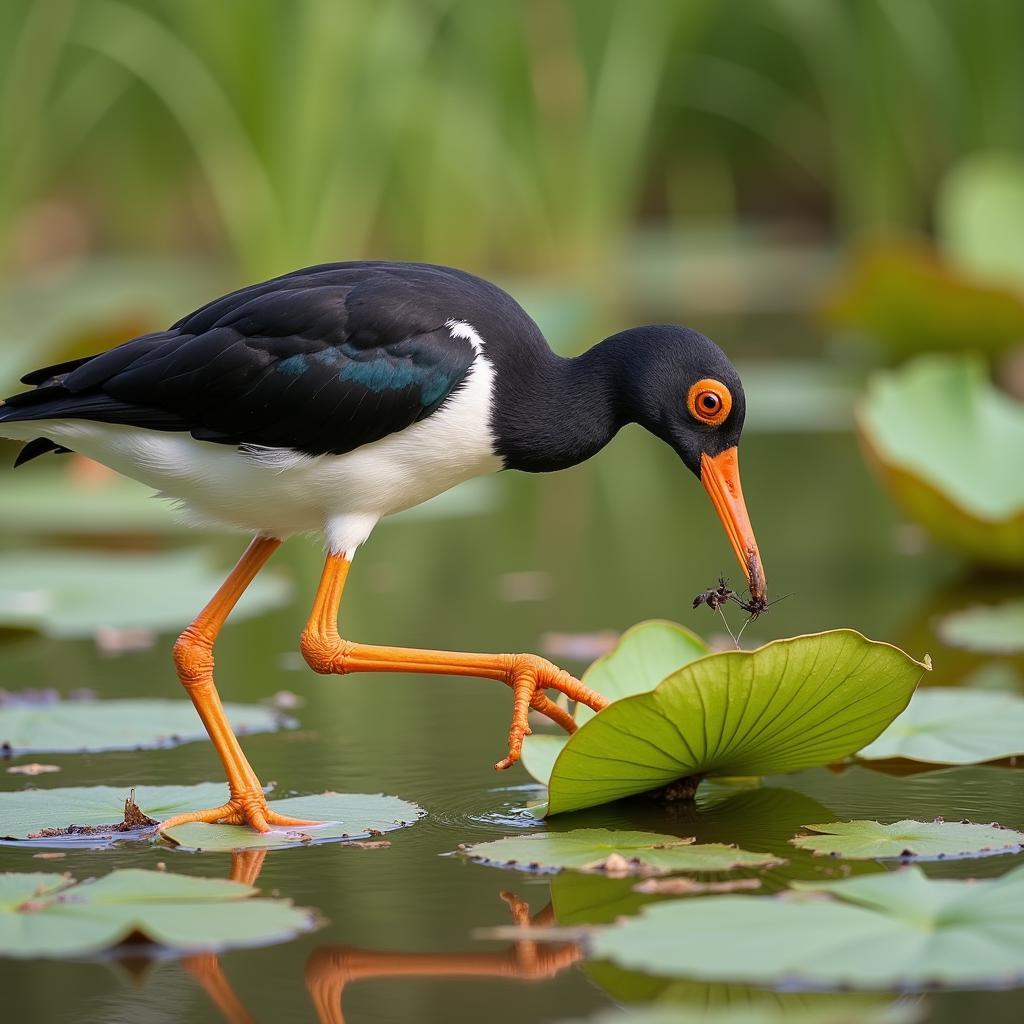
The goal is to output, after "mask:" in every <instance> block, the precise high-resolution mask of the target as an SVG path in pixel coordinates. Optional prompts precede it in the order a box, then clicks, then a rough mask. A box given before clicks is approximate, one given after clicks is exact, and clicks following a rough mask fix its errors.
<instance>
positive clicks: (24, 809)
mask: <svg viewBox="0 0 1024 1024" xmlns="http://www.w3.org/2000/svg"><path fill="white" fill-rule="evenodd" d="M127 795H128V794H127V792H126V791H125V790H124V789H123V788H118V787H114V786H82V787H77V788H61V789H29V790H21V791H19V792H14V793H0V840H3V841H9V842H23V843H31V844H32V845H34V846H67V845H69V844H78V845H81V844H85V845H88V846H104V845H109V844H111V843H114V842H123V841H127V840H136V841H146V842H152V841H155V840H156V839H157V838H158V834H157V832H156V830H155V828H152V827H150V828H143V829H135V830H129V831H121V830H120V829H119V825H120V823H121V822H122V821H123V819H124V809H125V797H126V796H127ZM227 798H228V791H227V786H226V785H225V784H223V783H215V782H203V783H199V784H198V785H195V786H139V787H138V788H137V790H136V791H135V801H136V803H137V804H138V806H139V808H140V809H141V811H142V812H143V813H144V814H145V815H147V816H148V817H149V818H152V819H154V820H156V821H165V820H166V819H168V818H170V817H172V816H173V815H175V814H180V813H182V812H184V811H194V810H197V809H199V808H203V807H216V806H217V805H219V804H222V803H224V801H225V800H227ZM270 806H271V807H272V808H274V809H275V810H277V811H279V812H280V813H281V814H286V815H289V816H292V817H298V818H310V819H314V820H317V821H322V822H324V823H325V824H322V825H317V826H310V827H305V828H303V829H301V830H300V829H279V830H275V831H273V832H269V833H266V834H261V833H259V832H255V831H253V830H252V829H250V828H246V827H243V826H240V825H204V824H188V825H179V826H178V827H176V828H172V829H170V830H169V831H168V833H167V836H168V837H169V838H170V839H172V840H173V841H174V842H175V843H177V844H178V845H180V846H182V847H184V848H186V849H201V850H210V851H217V850H228V851H230V850H250V849H279V848H284V847H289V846H301V845H304V844H307V843H322V842H330V841H332V840H339V839H365V838H367V837H368V836H372V835H375V834H376V833H378V832H390V831H392V830H394V829H397V828H401V827H402V826H404V825H411V824H412V823H413V822H415V821H416V820H417V819H418V818H420V817H421V816H422V815H423V813H424V812H423V810H422V809H421V808H420V807H417V806H416V804H412V803H409V802H407V801H405V800H400V799H398V798H397V797H393V796H381V795H377V796H371V795H366V794H358V793H323V794H320V795H319V796H302V797H289V798H287V799H284V800H271V801H270ZM69 825H75V826H79V828H80V829H81V831H79V832H78V833H71V834H66V835H63V836H55V835H40V833H43V832H47V831H49V830H56V829H66V828H67V826H69ZM100 825H107V826H110V827H109V828H108V829H106V830H100V831H98V832H97V831H96V826H100Z"/></svg>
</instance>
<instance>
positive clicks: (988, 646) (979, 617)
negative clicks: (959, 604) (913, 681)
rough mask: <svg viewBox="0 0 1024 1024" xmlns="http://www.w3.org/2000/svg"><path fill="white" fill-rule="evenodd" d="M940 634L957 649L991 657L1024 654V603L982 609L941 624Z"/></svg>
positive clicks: (949, 617) (957, 614)
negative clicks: (984, 653) (994, 655)
mask: <svg viewBox="0 0 1024 1024" xmlns="http://www.w3.org/2000/svg"><path fill="white" fill-rule="evenodd" d="M938 633H939V636H940V637H941V638H942V640H943V642H945V643H947V644H950V645H951V646H953V647H966V648H968V650H972V651H985V652H986V653H989V654H1018V653H1020V652H1021V651H1024V601H1006V602H1005V603H1003V604H997V605H978V606H976V607H974V608H965V609H964V610H963V611H959V612H951V613H950V614H949V615H946V616H944V617H943V618H942V619H940V620H939V625H938Z"/></svg>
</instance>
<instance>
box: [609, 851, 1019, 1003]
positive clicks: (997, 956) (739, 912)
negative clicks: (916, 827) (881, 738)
mask: <svg viewBox="0 0 1024 1024" xmlns="http://www.w3.org/2000/svg"><path fill="white" fill-rule="evenodd" d="M794 889H795V890H797V891H795V892H790V893H787V894H785V895H782V896H701V897H698V898H696V899H685V900H671V901H669V902H663V903H656V904H651V905H648V906H645V907H644V908H643V909H642V910H641V911H640V913H639V914H638V915H637V916H636V917H631V918H625V919H622V920H621V921H620V922H619V923H617V924H615V925H613V926H610V927H605V928H602V929H599V930H597V931H596V932H595V933H594V934H593V935H592V936H591V938H590V942H589V950H590V953H591V955H592V956H593V957H595V958H600V959H607V960H611V961H614V962H615V963H616V964H618V965H619V966H621V967H626V968H629V969H632V970H639V971H644V972H646V973H648V974H655V975H661V976H672V977H682V978H693V979H700V980H707V981H729V982H744V983H750V984H756V985H772V986H782V985H787V986H792V985H799V986H812V987H813V986H830V987H832V986H844V987H850V988H866V989H889V988H900V989H907V990H910V989H918V988H932V987H936V986H959V987H965V986H979V985H992V986H1007V987H1008V986H1012V985H1016V984H1020V982H1021V981H1022V980H1024V865H1022V866H1020V867H1018V868H1016V869H1014V870H1012V871H1010V872H1008V873H1007V874H1005V875H1002V876H1001V877H999V878H995V879H984V880H982V879H972V880H964V879H931V878H928V877H927V876H926V875H925V874H924V873H923V872H922V871H921V870H920V868H917V867H907V868H904V869H902V870H901V871H894V872H883V873H880V874H864V875H857V876H854V877H851V878H847V879H843V880H842V881H838V882H800V883H795V884H794ZM766 936H770V941H766V938H765V937H766Z"/></svg>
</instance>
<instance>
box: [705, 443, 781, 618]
mask: <svg viewBox="0 0 1024 1024" xmlns="http://www.w3.org/2000/svg"><path fill="white" fill-rule="evenodd" d="M700 482H701V483H702V484H703V485H704V490H706V491H707V492H708V496H709V497H710V498H711V504H712V505H714V506H715V511H716V512H717V513H718V518H719V519H721V520H722V525H723V526H724V527H725V532H726V534H727V535H728V537H729V543H730V544H731V545H732V549H733V551H735V552H736V557H737V558H738V559H739V563H740V565H741V566H743V572H744V574H745V575H746V577H747V586H748V588H749V589H750V597H751V599H752V600H753V601H755V602H765V601H767V600H768V591H767V589H766V587H765V579H764V568H763V567H762V565H761V555H760V552H759V551H758V550H757V541H756V540H755V539H754V530H753V527H751V525H750V517H749V516H748V515H747V506H746V503H745V502H744V500H743V488H742V487H741V486H740V464H739V457H738V455H737V451H736V449H735V448H727V449H726V450H725V451H724V452H722V453H721V454H719V455H714V456H710V455H703V454H702V455H701V457H700Z"/></svg>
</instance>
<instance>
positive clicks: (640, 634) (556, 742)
mask: <svg viewBox="0 0 1024 1024" xmlns="http://www.w3.org/2000/svg"><path fill="white" fill-rule="evenodd" d="M709 653H710V648H709V647H708V645H707V644H706V643H704V641H703V640H701V638H700V637H699V636H697V634H696V633H691V632H690V630H688V629H686V628H684V627H683V626H680V625H677V624H676V623H675V622H666V621H664V620H662V619H650V620H648V621H647V622H641V623H638V624H637V625H635V626H633V627H632V628H630V629H627V630H626V632H625V633H623V634H622V636H621V637H620V638H619V642H618V643H617V644H616V645H615V648H614V649H613V650H611V651H609V652H608V654H605V655H602V656H601V657H600V658H598V659H597V660H596V661H595V662H594V663H593V664H592V665H591V666H590V667H589V668H588V669H587V670H586V672H584V673H583V679H582V681H583V682H584V683H586V684H587V686H589V687H590V688H591V689H592V690H595V691H596V692H597V693H599V694H601V696H602V697H607V698H608V699H609V700H611V701H616V700H620V699H621V698H623V697H629V696H632V695H633V694H635V693H643V692H644V691H646V690H653V689H654V687H655V686H657V685H658V683H660V682H661V681H662V679H664V678H665V677H666V676H668V675H671V674H672V673H673V672H675V671H676V670H677V669H680V668H682V667H683V665H688V664H689V663H690V662H691V661H694V660H695V659H697V658H702V657H703V656H704V655H705V654H709ZM593 717H594V712H593V711H591V709H590V708H588V707H587V706H586V704H577V705H576V708H575V710H574V712H573V718H574V719H575V720H576V723H577V725H583V723H584V722H588V721H589V720H590V719H591V718H593ZM567 740H568V737H567V736H565V735H564V734H562V733H559V734H552V733H535V734H534V735H532V736H527V737H526V740H525V742H524V743H523V754H522V763H523V767H524V768H525V769H526V770H527V771H528V772H529V773H530V774H531V775H532V776H533V777H534V778H535V779H537V781H538V782H547V781H548V779H549V778H551V769H552V768H553V767H554V764H555V760H556V759H557V758H558V755H559V754H560V753H561V752H562V748H563V747H564V746H565V744H566V741H567Z"/></svg>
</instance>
